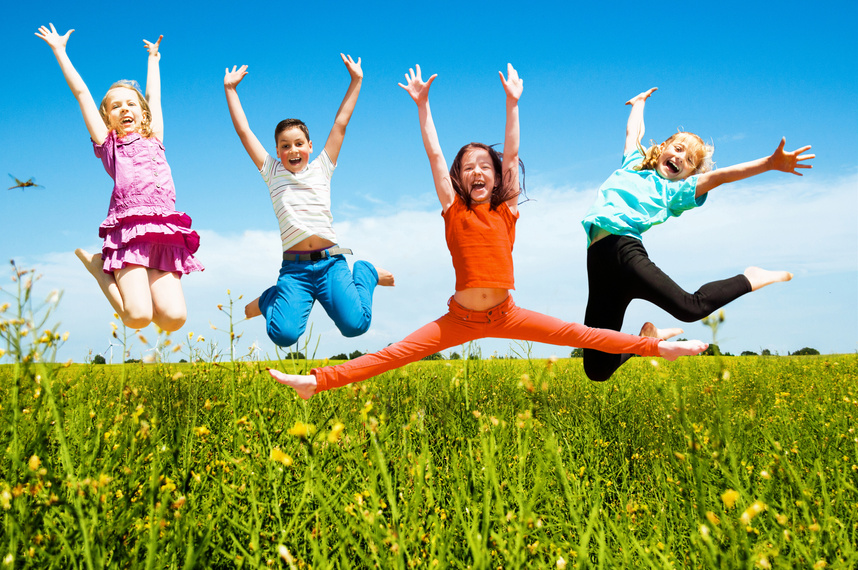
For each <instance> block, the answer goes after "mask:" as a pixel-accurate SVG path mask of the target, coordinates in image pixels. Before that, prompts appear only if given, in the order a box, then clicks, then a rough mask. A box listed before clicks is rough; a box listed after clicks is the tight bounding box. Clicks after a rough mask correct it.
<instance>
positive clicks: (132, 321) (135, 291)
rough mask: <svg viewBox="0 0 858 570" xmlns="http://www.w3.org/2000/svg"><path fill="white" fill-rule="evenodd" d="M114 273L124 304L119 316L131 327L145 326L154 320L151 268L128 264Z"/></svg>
mask: <svg viewBox="0 0 858 570" xmlns="http://www.w3.org/2000/svg"><path fill="white" fill-rule="evenodd" d="M113 274H114V275H115V276H116V285H117V287H118V288H119V292H120V294H121V295H122V302H123V305H124V310H123V311H122V312H121V313H119V318H121V319H122V322H123V323H125V326H127V327H129V328H132V329H142V328H145V327H146V326H147V325H148V324H149V323H151V322H152V314H153V308H152V292H151V289H150V285H149V270H148V269H147V268H145V267H143V266H141V265H128V266H126V267H123V268H122V269H117V270H116V271H114V272H113Z"/></svg>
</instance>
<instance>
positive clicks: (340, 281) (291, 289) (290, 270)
mask: <svg viewBox="0 0 858 570" xmlns="http://www.w3.org/2000/svg"><path fill="white" fill-rule="evenodd" d="M376 285H378V272H376V270H375V267H373V266H372V264H370V263H367V262H366V261H356V262H355V263H354V275H352V272H351V271H350V270H349V265H348V262H347V261H346V258H345V256H343V255H334V256H332V257H330V258H328V259H322V260H320V261H284V262H283V264H282V265H281V266H280V277H279V278H278V279H277V284H276V285H275V286H273V287H270V288H269V289H267V290H266V291H265V292H264V293H262V295H260V296H259V309H260V311H262V316H264V317H265V329H266V332H267V333H268V338H270V339H271V341H272V342H274V344H276V345H278V346H291V345H293V344H295V343H296V342H298V337H300V336H301V335H302V334H304V330H305V329H306V328H307V319H309V317H310V310H311V309H312V308H313V303H314V302H316V301H319V303H321V304H322V307H324V308H325V312H327V313H328V316H330V317H331V319H332V320H333V321H334V324H335V325H337V328H338V329H340V332H341V333H343V335H344V336H347V337H354V336H358V335H362V334H363V333H365V332H366V331H367V330H369V325H370V323H371V322H372V293H373V291H374V290H375V287H376Z"/></svg>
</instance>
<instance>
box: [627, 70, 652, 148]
mask: <svg viewBox="0 0 858 570" xmlns="http://www.w3.org/2000/svg"><path fill="white" fill-rule="evenodd" d="M654 91H658V87H653V88H652V89H649V90H648V91H644V92H643V93H639V94H638V95H635V96H634V97H632V98H631V99H629V100H628V101H626V105H631V106H632V110H631V111H630V112H629V120H628V122H627V123H626V146H624V147H623V154H624V155H626V154H628V153H630V152H632V151H633V150H635V148H637V146H638V144H640V142H641V140H643V136H644V130H645V129H644V106H645V105H646V100H647V98H649V96H650V95H652V94H653V92H654Z"/></svg>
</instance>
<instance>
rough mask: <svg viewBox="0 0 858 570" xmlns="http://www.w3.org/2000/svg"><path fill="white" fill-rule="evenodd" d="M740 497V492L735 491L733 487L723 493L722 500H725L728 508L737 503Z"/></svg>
mask: <svg viewBox="0 0 858 570" xmlns="http://www.w3.org/2000/svg"><path fill="white" fill-rule="evenodd" d="M738 498H739V492H738V491H734V490H733V489H727V490H726V491H724V493H723V494H722V495H721V500H722V501H723V502H724V506H725V507H727V508H728V509H732V508H733V507H734V506H735V505H736V499H738Z"/></svg>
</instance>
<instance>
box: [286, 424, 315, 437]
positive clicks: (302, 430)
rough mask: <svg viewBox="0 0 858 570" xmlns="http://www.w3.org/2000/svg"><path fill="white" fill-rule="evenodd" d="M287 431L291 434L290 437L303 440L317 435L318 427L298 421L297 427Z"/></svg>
mask: <svg viewBox="0 0 858 570" xmlns="http://www.w3.org/2000/svg"><path fill="white" fill-rule="evenodd" d="M287 431H288V432H289V435H294V436H295V437H300V438H302V439H303V438H306V437H309V436H310V435H312V434H314V433H316V426H314V425H313V424H305V423H304V422H300V421H298V422H295V425H294V426H292V427H290V428H289V429H288V430H287Z"/></svg>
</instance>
